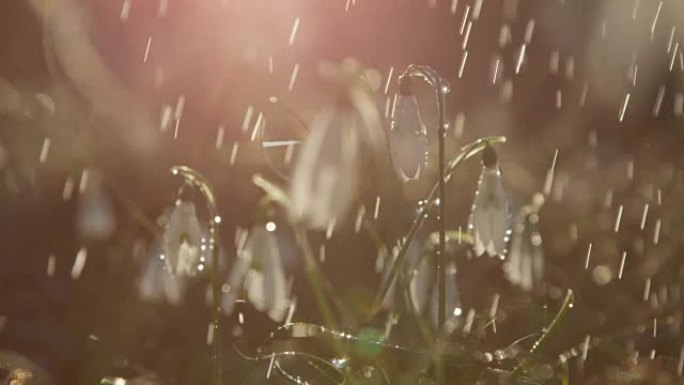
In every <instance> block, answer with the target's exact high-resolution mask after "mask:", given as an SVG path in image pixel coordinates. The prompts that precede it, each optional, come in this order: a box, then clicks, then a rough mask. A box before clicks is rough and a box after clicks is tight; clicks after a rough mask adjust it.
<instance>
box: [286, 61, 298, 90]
mask: <svg viewBox="0 0 684 385" xmlns="http://www.w3.org/2000/svg"><path fill="white" fill-rule="evenodd" d="M298 74H299V63H297V64H295V65H294V67H293V68H292V75H290V83H289V84H288V85H287V90H288V91H289V92H292V90H293V89H294V86H295V82H296V81H297V75H298Z"/></svg>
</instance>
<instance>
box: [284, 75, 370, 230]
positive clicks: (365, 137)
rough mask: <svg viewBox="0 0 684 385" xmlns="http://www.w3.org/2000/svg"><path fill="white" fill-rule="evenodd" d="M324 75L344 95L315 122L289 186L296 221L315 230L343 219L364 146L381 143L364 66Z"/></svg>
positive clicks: (354, 190)
mask: <svg viewBox="0 0 684 385" xmlns="http://www.w3.org/2000/svg"><path fill="white" fill-rule="evenodd" d="M326 71H327V72H326V73H324V75H325V76H327V77H328V78H331V79H332V80H333V81H334V82H336V83H337V84H339V85H340V89H341V90H342V91H341V93H340V95H339V97H338V100H337V103H336V104H335V105H333V106H330V107H327V108H325V109H323V110H322V111H321V113H319V114H318V116H317V117H316V118H315V119H314V120H313V122H312V123H311V125H310V129H311V131H310V132H309V135H308V136H307V138H306V139H305V140H304V143H303V144H302V149H301V150H300V154H299V156H298V158H297V160H296V162H295V165H294V170H293V172H292V178H291V181H290V188H289V197H290V203H291V204H290V205H289V207H288V210H289V211H290V217H291V218H292V220H293V222H295V223H298V224H300V225H302V226H304V227H305V228H309V229H316V230H325V229H327V228H328V226H329V225H330V223H331V222H333V221H341V220H343V219H344V216H345V214H346V213H347V211H348V209H349V208H350V206H351V204H352V202H353V201H354V199H355V198H356V192H357V187H358V179H359V164H358V162H359V154H360V148H361V143H363V142H366V143H369V144H370V145H371V146H372V147H374V148H377V147H379V146H380V143H382V130H381V123H380V122H381V120H380V114H379V113H378V110H377V106H376V104H375V101H374V99H373V97H372V95H371V92H370V87H369V85H368V84H367V82H366V80H365V78H364V76H363V72H362V70H361V67H360V66H359V65H358V64H357V63H356V62H353V61H345V62H343V63H342V65H340V66H339V67H334V68H327V70H326ZM324 72H325V71H324Z"/></svg>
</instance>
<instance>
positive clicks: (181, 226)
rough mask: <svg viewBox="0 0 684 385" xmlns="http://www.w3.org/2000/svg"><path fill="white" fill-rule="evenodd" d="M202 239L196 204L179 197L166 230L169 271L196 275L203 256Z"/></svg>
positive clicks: (172, 273) (173, 273)
mask: <svg viewBox="0 0 684 385" xmlns="http://www.w3.org/2000/svg"><path fill="white" fill-rule="evenodd" d="M202 241H203V240H202V230H201V228H200V224H199V219H197V213H196V210H195V204H194V203H192V202H190V201H185V200H183V199H178V200H177V201H176V207H174V209H173V211H172V212H171V216H170V217H169V222H168V224H167V226H166V230H165V231H164V240H163V250H164V261H165V262H166V269H167V270H168V272H169V273H170V274H171V275H186V276H190V275H194V274H195V271H196V268H197V267H198V265H199V264H200V259H201V257H202Z"/></svg>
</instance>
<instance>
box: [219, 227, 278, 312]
mask: <svg viewBox="0 0 684 385" xmlns="http://www.w3.org/2000/svg"><path fill="white" fill-rule="evenodd" d="M228 284H229V287H230V289H229V291H228V292H227V293H225V294H224V296H223V304H222V305H223V310H224V312H225V313H226V314H230V313H232V311H233V307H234V306H235V301H236V300H237V298H238V295H239V294H240V291H241V289H244V290H245V291H246V292H247V299H248V300H249V302H251V303H252V305H254V307H255V308H256V309H257V310H259V311H262V312H266V314H267V315H268V317H269V318H270V319H271V320H273V321H274V322H281V321H282V320H283V319H284V318H285V315H286V314H287V310H288V307H289V304H290V301H289V299H288V292H289V290H288V283H287V279H286V276H285V269H284V268H283V263H282V259H281V255H280V249H279V247H278V240H277V237H276V235H275V233H274V232H273V231H269V230H268V229H267V228H265V227H264V226H263V225H257V226H255V227H254V228H252V230H251V231H250V234H249V238H248V239H247V242H246V244H245V246H244V248H243V249H242V250H239V251H238V258H237V261H236V262H235V265H234V266H233V271H232V272H231V274H230V277H229V281H228Z"/></svg>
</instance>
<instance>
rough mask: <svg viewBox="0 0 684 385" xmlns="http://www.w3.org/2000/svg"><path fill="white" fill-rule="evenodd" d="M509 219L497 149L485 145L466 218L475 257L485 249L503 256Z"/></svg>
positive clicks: (492, 254)
mask: <svg viewBox="0 0 684 385" xmlns="http://www.w3.org/2000/svg"><path fill="white" fill-rule="evenodd" d="M509 219H510V212H509V206H508V201H507V200H506V194H505V192H504V189H503V183H502V182H501V170H499V163H498V161H497V157H496V152H495V151H494V149H493V148H491V147H490V146H487V147H486V148H485V149H484V150H483V152H482V173H481V174H480V181H479V182H478V186H477V192H476V193H475V201H474V202H473V207H472V210H471V213H470V219H469V221H468V222H469V223H468V229H469V230H470V232H471V234H472V236H473V241H474V248H475V254H476V255H477V256H481V255H482V254H484V253H485V252H486V253H487V254H488V255H489V256H490V257H493V256H495V255H497V254H498V255H499V256H500V257H501V258H502V259H503V258H504V256H505V254H506V242H507V241H508V235H509V232H510V231H509Z"/></svg>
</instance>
